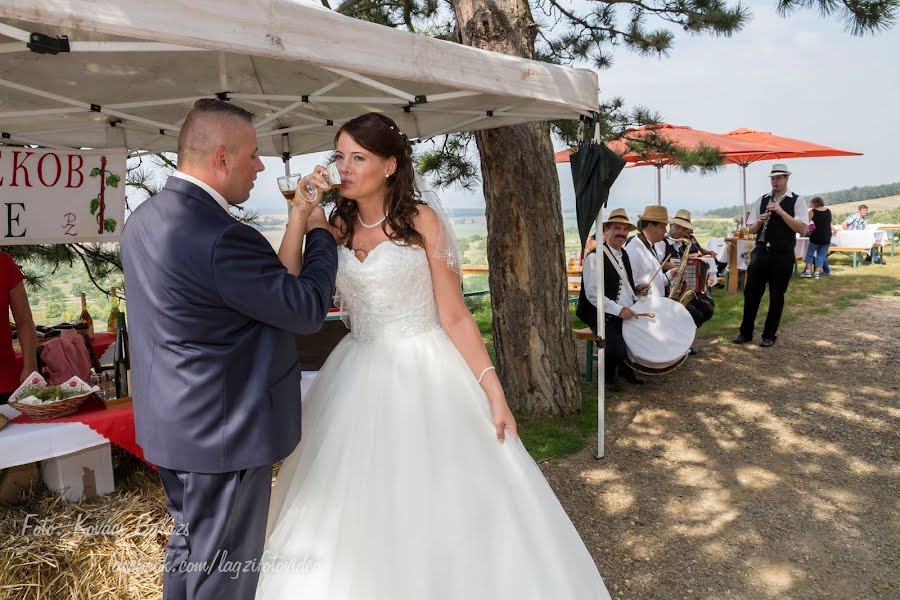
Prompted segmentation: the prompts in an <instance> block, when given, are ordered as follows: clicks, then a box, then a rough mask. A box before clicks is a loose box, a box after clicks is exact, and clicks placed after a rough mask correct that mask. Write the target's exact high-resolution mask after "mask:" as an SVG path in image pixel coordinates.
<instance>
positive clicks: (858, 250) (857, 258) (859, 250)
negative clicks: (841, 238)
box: [828, 244, 884, 269]
mask: <svg viewBox="0 0 900 600" xmlns="http://www.w3.org/2000/svg"><path fill="white" fill-rule="evenodd" d="M883 252H884V248H882V246H881V245H880V244H875V245H874V246H872V247H871V248H867V247H863V246H831V247H829V248H828V256H831V255H832V254H836V253H842V254H850V255H851V256H852V257H853V268H854V269H855V268H856V267H858V266H859V265H861V264H862V263H863V255H864V254H870V255H872V256H878V255H881V254H882V253H883Z"/></svg>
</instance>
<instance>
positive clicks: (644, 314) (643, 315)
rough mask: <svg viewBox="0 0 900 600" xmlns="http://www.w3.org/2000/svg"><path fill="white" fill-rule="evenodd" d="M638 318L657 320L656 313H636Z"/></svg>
mask: <svg viewBox="0 0 900 600" xmlns="http://www.w3.org/2000/svg"><path fill="white" fill-rule="evenodd" d="M634 316H636V317H650V318H651V319H655V318H656V313H634Z"/></svg>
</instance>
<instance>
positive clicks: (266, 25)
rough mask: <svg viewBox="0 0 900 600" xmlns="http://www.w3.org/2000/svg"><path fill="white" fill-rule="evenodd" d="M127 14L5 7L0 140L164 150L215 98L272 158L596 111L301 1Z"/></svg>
mask: <svg viewBox="0 0 900 600" xmlns="http://www.w3.org/2000/svg"><path fill="white" fill-rule="evenodd" d="M124 6H126V5H125V4H123V3H122V2H115V1H113V0H67V1H66V2H59V1H55V0H29V1H27V2H25V1H23V0H0V54H2V55H3V60H2V61H0V89H2V93H0V132H2V133H3V137H4V138H7V139H9V140H10V142H12V143H19V144H21V143H35V144H39V145H44V146H51V147H52V146H58V147H94V148H102V147H114V146H119V147H121V146H126V147H128V148H130V149H142V150H150V151H162V150H174V148H175V146H176V139H177V132H178V127H179V125H180V123H181V122H182V120H183V119H184V117H185V116H186V115H187V112H188V110H189V109H190V106H191V104H192V103H193V101H194V100H195V99H197V98H201V97H210V96H212V95H215V94H217V93H221V92H227V93H228V95H227V97H228V98H229V99H230V100H231V101H233V102H235V103H236V104H239V105H241V106H244V107H245V108H247V109H249V110H252V111H254V112H255V113H256V114H257V123H256V125H257V130H258V132H259V139H260V149H261V151H262V152H263V153H264V154H269V155H281V154H282V153H283V152H285V151H287V152H289V153H290V154H302V153H305V152H312V151H317V150H325V149H329V148H331V147H332V140H333V137H334V133H335V131H336V130H337V127H338V126H340V124H341V123H342V122H344V121H346V120H348V119H350V118H352V117H354V116H356V115H359V114H361V113H364V112H369V111H378V112H384V113H386V114H388V115H389V116H391V117H392V118H394V119H395V120H396V121H397V122H398V124H399V125H400V127H401V128H402V129H403V130H404V131H405V132H406V133H407V135H409V137H411V138H424V137H430V136H434V135H439V134H442V133H449V132H455V131H470V130H477V129H487V128H492V127H500V126H504V125H511V124H516V123H522V122H527V121H536V120H549V119H573V118H577V117H579V116H580V115H583V114H586V113H587V112H588V111H591V110H596V106H597V76H596V74H595V73H594V72H592V71H588V70H583V69H569V68H565V67H559V66H556V65H550V64H546V63H541V62H537V61H531V60H526V59H521V58H516V57H511V56H506V55H502V54H497V53H493V52H486V51H483V50H479V49H476V48H470V47H467V46H463V45H460V44H455V43H451V42H447V41H442V40H437V39H433V38H429V37H425V36H419V35H414V34H411V33H408V32H404V31H399V30H395V29H391V28H388V27H384V26H380V25H375V24H372V23H367V22H364V21H359V20H357V19H352V18H350V17H345V16H343V15H340V14H337V13H334V12H332V11H330V10H327V9H324V8H322V7H321V6H319V5H317V4H314V3H311V2H309V1H308V0H242V1H240V2H239V1H236V0H198V1H195V2H190V3H187V2H182V1H179V0H146V1H143V2H134V3H127V9H126V8H124ZM32 32H38V33H42V34H47V35H50V36H52V37H55V36H56V35H68V36H69V42H70V46H71V52H68V53H65V52H63V53H59V54H56V55H52V54H38V53H35V52H31V51H29V50H28V48H27V47H26V42H28V41H29V34H30V33H32ZM284 134H287V138H285V136H284ZM0 141H2V140H0Z"/></svg>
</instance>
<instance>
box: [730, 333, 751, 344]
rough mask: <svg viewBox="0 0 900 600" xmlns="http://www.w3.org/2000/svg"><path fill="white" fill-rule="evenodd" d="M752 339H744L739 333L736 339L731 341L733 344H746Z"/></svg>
mask: <svg viewBox="0 0 900 600" xmlns="http://www.w3.org/2000/svg"><path fill="white" fill-rule="evenodd" d="M752 339H753V338H752V337H746V336H745V335H744V334H743V333H739V334H738V336H737V337H736V338H734V340H733V341H734V343H735V344H746V343H747V342H749V341H751V340H752Z"/></svg>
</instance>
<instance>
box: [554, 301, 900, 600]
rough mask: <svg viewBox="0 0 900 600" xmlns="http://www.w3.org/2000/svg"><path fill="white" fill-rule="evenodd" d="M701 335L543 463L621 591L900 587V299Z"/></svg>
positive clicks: (780, 592) (646, 596)
mask: <svg viewBox="0 0 900 600" xmlns="http://www.w3.org/2000/svg"><path fill="white" fill-rule="evenodd" d="M695 347H696V348H697V349H698V352H699V354H698V356H696V357H692V359H691V360H689V361H688V362H687V363H685V365H684V366H682V367H681V368H680V369H678V370H677V371H676V372H674V373H672V374H670V375H668V376H664V377H659V378H656V379H651V380H650V381H648V383H647V384H646V385H644V386H640V387H637V386H627V387H626V389H625V391H624V392H621V393H617V394H612V395H611V396H608V397H607V427H606V457H605V458H604V459H602V460H596V459H595V458H594V452H595V451H596V446H594V447H592V448H591V449H589V450H585V451H583V452H581V453H580V454H577V455H574V456H571V457H568V458H567V459H563V460H558V461H550V462H547V463H544V464H542V465H541V466H542V468H543V470H544V472H545V474H546V476H547V478H548V479H549V481H550V482H551V485H552V486H553V487H554V489H555V490H556V491H557V493H558V495H559V497H560V499H561V501H562V502H563V505H564V506H565V508H566V510H567V512H568V513H569V516H570V517H571V518H572V521H573V522H574V523H575V526H576V527H577V528H578V530H579V531H580V532H581V534H582V537H583V539H584V540H585V542H586V544H587V545H588V548H589V549H590V551H591V553H592V554H593V557H594V560H595V561H596V563H597V565H598V568H599V569H600V573H601V574H602V575H603V578H604V580H605V582H606V585H607V587H608V588H609V591H610V594H611V595H612V596H613V598H635V599H639V600H652V599H665V600H671V599H677V598H708V599H719V598H740V599H756V598H760V599H767V598H779V599H788V598H790V599H794V598H804V599H807V598H808V599H816V600H821V599H827V598H835V599H837V598H840V599H842V600H845V599H846V600H850V599H853V600H856V599H876V598H885V599H887V598H891V599H896V598H900V464H898V462H897V458H898V456H897V455H898V446H897V441H898V431H900V296H897V295H895V296H881V297H875V298H870V299H867V300H865V301H862V302H860V303H859V304H858V305H856V306H855V307H853V308H851V309H849V310H845V311H842V312H838V313H830V314H827V315H822V316H817V317H806V318H801V319H798V320H797V321H795V322H793V323H791V324H790V325H788V326H787V327H785V328H783V330H782V331H781V332H780V335H779V339H778V343H777V344H776V345H775V346H774V347H772V348H760V347H759V346H758V345H757V344H744V345H742V346H736V345H733V344H731V343H716V342H714V341H706V342H701V343H699V344H698V345H697V346H695Z"/></svg>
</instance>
